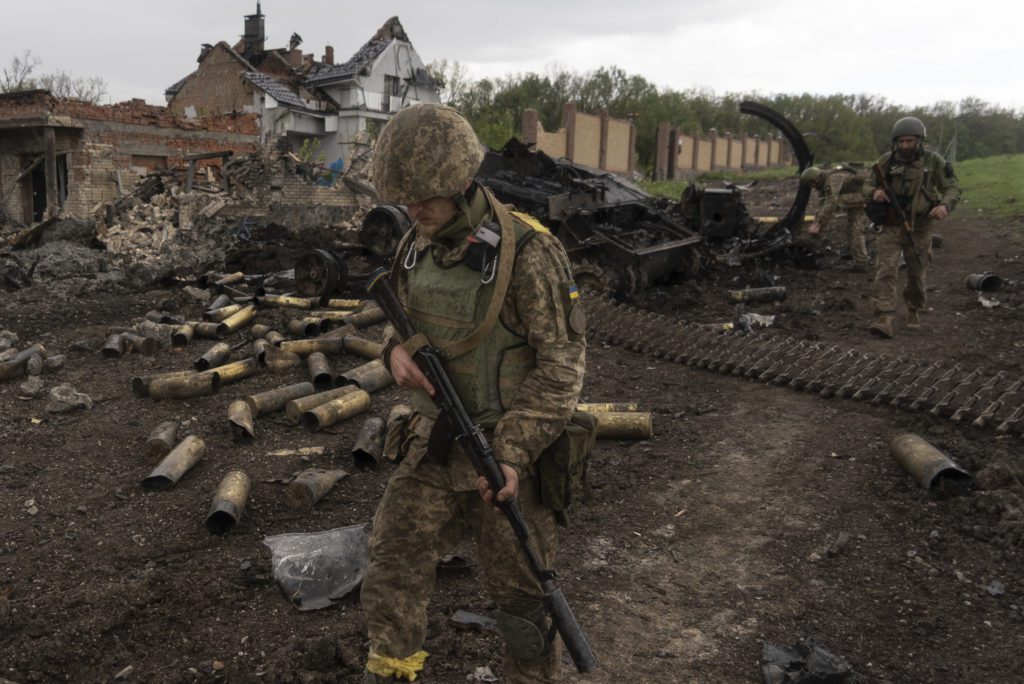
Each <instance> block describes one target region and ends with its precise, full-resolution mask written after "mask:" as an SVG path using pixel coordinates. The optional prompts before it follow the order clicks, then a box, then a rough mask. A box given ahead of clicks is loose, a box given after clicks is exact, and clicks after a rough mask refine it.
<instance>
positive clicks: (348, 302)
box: [323, 299, 366, 309]
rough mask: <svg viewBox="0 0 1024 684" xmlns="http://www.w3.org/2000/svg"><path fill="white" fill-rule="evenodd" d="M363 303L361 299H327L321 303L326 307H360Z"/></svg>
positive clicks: (364, 302)
mask: <svg viewBox="0 0 1024 684" xmlns="http://www.w3.org/2000/svg"><path fill="white" fill-rule="evenodd" d="M365 305H366V300H363V299H328V300H327V301H326V302H324V303H323V306H326V307H327V308H328V309H362V308H363V307H364V306H365Z"/></svg>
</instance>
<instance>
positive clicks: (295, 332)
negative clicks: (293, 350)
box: [285, 317, 330, 337]
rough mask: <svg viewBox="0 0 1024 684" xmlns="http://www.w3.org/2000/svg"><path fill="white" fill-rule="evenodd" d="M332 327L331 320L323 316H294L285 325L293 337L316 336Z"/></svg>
mask: <svg viewBox="0 0 1024 684" xmlns="http://www.w3.org/2000/svg"><path fill="white" fill-rule="evenodd" d="M329 329H330V322H329V321H327V320H326V319H323V318H310V317H306V318H293V319H292V320H290V321H288V325H286V326H285V330H286V332H287V333H288V334H289V335H291V336H292V337H316V336H317V335H319V334H320V333H324V332H327V331H328V330H329Z"/></svg>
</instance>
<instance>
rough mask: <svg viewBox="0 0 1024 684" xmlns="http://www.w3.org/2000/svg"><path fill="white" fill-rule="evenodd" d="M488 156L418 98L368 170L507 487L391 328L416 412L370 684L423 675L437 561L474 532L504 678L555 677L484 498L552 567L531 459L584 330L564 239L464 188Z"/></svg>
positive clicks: (548, 429)
mask: <svg viewBox="0 0 1024 684" xmlns="http://www.w3.org/2000/svg"><path fill="white" fill-rule="evenodd" d="M482 159H483V151H482V148H481V146H480V143H479V141H478V140H477V138H476V135H475V134H474V132H473V130H472V128H471V127H470V125H469V123H468V122H467V121H466V120H465V119H464V118H463V117H462V116H461V115H460V114H459V113H458V112H456V111H455V110H454V109H451V108H448V107H442V106H440V105H426V104H421V105H415V106H412V107H409V108H408V109H405V110H403V111H401V112H399V113H398V114H397V115H396V116H395V117H394V118H393V119H392V120H391V121H390V122H389V123H388V124H387V125H386V126H385V127H384V129H383V130H382V132H381V135H380V138H379V140H378V143H377V148H376V151H375V155H374V159H373V162H372V175H373V182H374V184H375V186H376V188H377V191H378V193H379V195H380V197H381V199H382V200H383V201H386V202H393V203H399V204H405V205H406V206H407V208H408V211H409V215H410V217H411V218H412V219H413V220H414V221H415V224H414V226H413V229H412V230H410V231H409V233H407V235H406V236H405V238H404V239H403V240H402V241H401V242H400V244H399V246H398V250H397V252H396V255H395V261H394V265H393V267H392V272H391V281H392V283H393V284H394V287H395V290H396V291H397V293H398V296H399V299H400V300H401V302H402V303H403V305H404V308H405V310H406V312H407V313H408V315H409V318H410V319H411V320H412V322H413V325H414V327H415V329H416V331H417V332H418V333H422V335H424V336H425V338H426V342H428V343H429V344H430V346H432V347H435V348H439V349H440V350H441V353H442V354H443V356H444V358H445V359H446V361H447V363H446V365H447V372H448V375H449V376H450V378H451V380H452V384H453V385H454V387H455V389H456V390H457V393H458V395H459V397H460V398H461V400H462V402H463V404H464V405H465V406H466V409H467V410H468V412H469V413H470V414H471V416H472V418H473V420H474V421H475V422H476V423H478V424H479V425H481V426H482V427H484V428H485V434H486V437H487V439H488V441H489V442H490V444H491V446H492V448H493V451H494V454H495V458H496V460H497V462H498V463H499V464H500V469H501V471H502V473H503V475H504V479H505V486H504V487H503V488H501V490H500V491H498V492H494V491H491V489H490V488H489V487H488V486H487V483H486V480H484V479H483V478H480V477H478V475H477V473H476V471H475V470H474V467H473V465H472V463H471V461H470V458H469V457H468V455H467V453H466V451H465V447H464V446H463V444H462V443H453V441H452V432H451V425H450V424H449V423H448V422H447V421H446V420H445V419H443V418H441V419H439V414H438V409H437V407H436V406H435V404H434V402H433V400H432V397H433V396H434V393H435V388H434V387H433V386H432V385H431V383H430V382H429V380H427V378H426V377H425V376H424V374H423V373H422V372H421V370H420V368H419V367H418V366H417V365H416V363H415V362H414V361H413V359H412V354H411V353H410V352H415V347H414V346H413V345H411V344H410V343H412V342H414V341H415V338H413V339H412V340H409V341H408V342H406V343H405V344H404V345H403V344H399V343H398V341H397V340H396V339H393V331H391V330H390V329H389V331H388V333H387V334H386V339H385V346H384V350H383V352H382V356H383V358H384V360H385V363H386V364H387V365H388V368H389V370H390V371H391V373H392V375H394V377H395V380H396V382H398V384H399V385H401V386H403V387H406V388H408V389H411V390H413V397H412V401H413V406H414V410H415V411H414V414H413V416H412V418H411V419H410V420H409V421H408V422H407V423H406V424H405V428H404V434H403V435H402V436H401V438H400V439H399V440H398V441H399V444H400V447H399V453H398V456H399V457H400V458H401V459H402V460H401V463H400V464H399V466H398V468H397V470H396V472H395V473H394V474H393V475H392V477H391V479H390V481H389V482H388V486H387V490H386V491H385V493H384V497H383V499H382V500H381V503H380V506H379V508H378V509H377V514H376V516H375V517H374V521H373V531H372V533H371V535H370V565H369V568H368V571H367V576H366V579H365V581H364V582H363V588H362V595H361V599H362V605H363V609H364V611H365V612H366V619H367V627H368V631H369V639H370V653H369V657H368V659H367V664H366V669H367V672H366V681H367V682H390V681H396V680H399V679H407V680H409V681H412V680H414V679H415V678H416V677H417V676H418V673H419V672H420V671H421V670H422V669H423V664H424V661H425V659H426V657H427V653H426V652H425V651H423V650H421V647H422V645H423V642H424V639H425V637H426V628H427V613H426V609H427V603H428V601H429V599H430V595H431V593H432V592H433V589H434V578H435V566H436V564H437V562H438V560H439V559H441V558H442V557H443V556H444V554H446V553H448V552H450V550H451V548H452V547H453V546H454V545H455V544H456V542H457V541H458V540H459V537H460V536H461V535H462V533H463V532H464V531H470V532H472V534H473V535H474V538H475V540H476V543H477V550H478V553H479V560H480V567H481V569H482V571H483V575H484V581H485V584H486V587H487V590H488V592H489V593H490V595H491V597H492V599H493V600H494V602H495V603H496V604H497V606H498V615H497V622H498V627H499V630H500V631H501V633H502V636H503V637H504V639H505V643H506V657H505V665H504V679H505V680H506V681H510V682H549V681H554V680H555V678H556V677H557V675H558V671H559V665H560V662H559V661H560V649H559V643H558V640H557V639H553V638H552V634H551V631H550V630H549V620H548V618H547V616H546V613H545V603H544V592H543V591H542V589H541V586H540V584H539V583H538V580H537V578H536V577H535V576H534V574H533V573H532V572H531V568H530V567H529V565H528V563H527V562H526V559H525V558H524V556H523V554H522V553H521V551H520V549H519V547H518V545H517V539H516V537H515V535H514V534H513V531H512V528H511V527H510V526H509V524H508V521H507V520H506V519H505V517H504V516H503V515H502V514H501V513H499V512H498V511H497V509H496V508H495V507H494V506H493V502H494V500H495V498H496V499H497V500H498V501H506V500H509V499H515V500H516V501H517V503H518V506H519V508H520V509H521V511H522V516H523V518H524V519H525V522H526V526H527V527H528V528H529V533H530V536H531V538H532V542H533V544H534V548H535V549H536V552H537V556H539V558H540V561H541V563H543V564H544V566H545V567H550V564H551V562H552V560H553V558H554V554H555V548H556V535H555V524H556V517H555V512H554V510H553V509H552V508H550V507H549V506H548V505H546V504H545V503H544V502H543V501H542V499H541V497H540V495H539V486H540V483H539V481H538V477H537V459H538V458H539V457H540V455H541V452H542V451H544V450H545V449H546V448H548V447H549V445H551V444H552V442H554V441H555V439H556V437H558V436H559V435H560V434H561V433H562V431H563V429H564V428H565V427H566V424H567V423H568V421H569V419H570V417H571V415H572V413H573V409H574V407H575V405H576V402H577V399H578V397H579V392H580V389H581V387H582V383H583V371H584V355H585V347H586V343H585V340H584V332H585V328H586V324H585V320H584V316H583V311H582V307H581V306H580V305H579V301H578V296H577V293H576V288H575V285H574V284H573V282H572V275H571V272H570V268H569V260H568V258H567V256H566V254H565V251H564V249H563V248H562V245H561V243H560V242H559V241H558V240H557V239H556V238H555V237H554V236H552V235H551V234H550V233H549V232H548V231H547V230H546V229H545V228H544V227H543V226H542V225H540V224H539V223H538V222H536V220H535V219H532V218H531V217H528V216H526V215H523V214H516V213H513V212H509V211H508V210H507V209H506V208H505V207H504V206H502V205H501V204H500V203H499V202H498V201H497V200H496V199H495V198H494V196H493V195H492V194H491V193H490V191H489V190H487V189H486V188H484V187H482V186H480V185H477V184H476V183H475V182H473V176H474V174H475V173H476V171H477V169H478V167H479V165H480V163H481V161H482ZM503 248H504V249H503ZM499 256H501V258H499ZM416 337H420V336H419V335H417V336H416ZM420 342H422V340H421V341H420Z"/></svg>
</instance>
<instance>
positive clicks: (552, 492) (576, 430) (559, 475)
mask: <svg viewBox="0 0 1024 684" xmlns="http://www.w3.org/2000/svg"><path fill="white" fill-rule="evenodd" d="M596 439H597V419H596V418H595V417H594V416H593V415H592V414H590V413H584V412H582V411H575V412H573V414H572V418H570V419H569V422H568V423H567V424H566V426H565V428H564V429H563V430H562V432H561V434H560V435H558V437H557V438H556V439H555V441H554V442H552V443H551V446H549V447H548V448H547V449H545V450H544V451H542V452H541V455H540V458H538V459H537V479H538V480H539V482H540V499H541V502H542V503H543V504H544V505H545V506H547V507H548V508H550V509H551V510H553V511H554V512H555V519H556V520H557V521H558V524H559V525H561V526H563V527H567V526H568V525H569V522H570V517H571V516H572V514H573V513H574V512H575V510H576V508H577V506H578V505H579V504H581V503H585V502H587V501H588V500H589V499H590V483H589V481H588V474H589V470H590V452H591V451H593V449H594V442H595V440H596Z"/></svg>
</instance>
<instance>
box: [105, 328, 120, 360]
mask: <svg viewBox="0 0 1024 684" xmlns="http://www.w3.org/2000/svg"><path fill="white" fill-rule="evenodd" d="M124 349H125V343H124V334H123V333H114V334H113V335H110V336H109V337H107V341H106V342H104V343H103V346H102V347H101V348H100V353H101V354H103V356H105V357H107V358H108V359H116V358H117V357H119V356H121V355H122V354H124Z"/></svg>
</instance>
